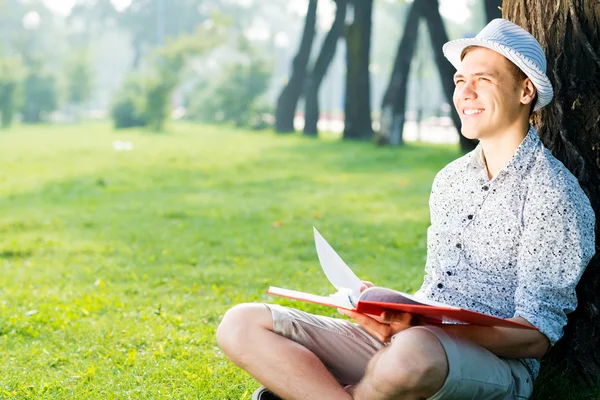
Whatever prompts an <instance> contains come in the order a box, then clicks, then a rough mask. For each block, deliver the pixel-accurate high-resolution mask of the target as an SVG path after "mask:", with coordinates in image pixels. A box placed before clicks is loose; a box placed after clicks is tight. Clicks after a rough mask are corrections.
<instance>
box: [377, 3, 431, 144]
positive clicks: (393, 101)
mask: <svg viewBox="0 0 600 400" xmlns="http://www.w3.org/2000/svg"><path fill="white" fill-rule="evenodd" d="M424 6H425V3H424V0H415V1H414V2H413V3H412V5H411V6H410V11H409V12H408V15H407V17H406V22H405V23H404V33H403V34H402V39H401V40H400V44H399V46H398V51H397V52H396V60H395V61H394V69H393V71H392V76H391V78H390V83H389V84H388V87H387V89H386V91H385V95H384V96H383V101H382V104H381V129H380V130H379V133H378V134H377V144H391V145H393V146H399V145H402V143H403V140H402V132H403V129H404V113H405V111H406V91H407V82H408V76H409V73H410V64H411V61H412V59H413V54H414V51H415V45H416V43H417V38H418V34H419V21H420V20H421V15H422V13H423V8H424Z"/></svg>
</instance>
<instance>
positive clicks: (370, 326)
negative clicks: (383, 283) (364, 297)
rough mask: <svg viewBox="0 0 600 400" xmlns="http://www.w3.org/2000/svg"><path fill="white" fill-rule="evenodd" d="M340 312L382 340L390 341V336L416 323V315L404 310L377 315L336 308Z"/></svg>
mask: <svg viewBox="0 0 600 400" xmlns="http://www.w3.org/2000/svg"><path fill="white" fill-rule="evenodd" d="M338 311H339V313H340V314H343V315H345V316H347V317H350V318H352V319H353V320H355V321H356V322H357V323H358V324H359V325H360V326H362V327H363V328H365V329H366V330H367V332H369V333H370V334H371V335H373V336H375V337H376V338H377V339H379V340H381V341H382V342H384V343H385V342H390V341H391V340H392V336H394V335H395V334H396V333H398V332H402V331H403V330H405V329H408V328H410V327H412V326H416V325H418V319H417V318H416V316H414V315H412V314H409V313H404V312H389V311H384V312H383V314H381V315H380V316H379V317H377V316H375V315H366V314H359V313H357V312H354V311H350V310H345V309H342V308H338Z"/></svg>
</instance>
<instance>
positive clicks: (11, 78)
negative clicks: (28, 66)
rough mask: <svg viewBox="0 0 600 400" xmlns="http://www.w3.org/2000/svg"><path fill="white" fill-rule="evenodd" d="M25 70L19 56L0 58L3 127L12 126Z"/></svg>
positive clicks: (0, 102) (0, 109) (1, 124)
mask: <svg viewBox="0 0 600 400" xmlns="http://www.w3.org/2000/svg"><path fill="white" fill-rule="evenodd" d="M23 72H24V71H23V66H22V64H21V60H20V59H19V58H17V57H3V58H0V126H1V127H2V128H8V127H10V125H11V124H12V122H13V119H14V117H15V114H16V112H17V107H18V104H17V102H18V90H19V85H20V83H21V80H22V79H23V77H22V75H23Z"/></svg>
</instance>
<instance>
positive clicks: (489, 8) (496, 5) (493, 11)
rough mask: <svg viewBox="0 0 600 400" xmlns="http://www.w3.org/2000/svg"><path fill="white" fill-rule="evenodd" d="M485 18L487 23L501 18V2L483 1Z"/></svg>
mask: <svg viewBox="0 0 600 400" xmlns="http://www.w3.org/2000/svg"><path fill="white" fill-rule="evenodd" d="M483 6H484V7H485V17H486V19H487V22H490V21H491V20H493V19H496V18H502V0H485V1H484V2H483Z"/></svg>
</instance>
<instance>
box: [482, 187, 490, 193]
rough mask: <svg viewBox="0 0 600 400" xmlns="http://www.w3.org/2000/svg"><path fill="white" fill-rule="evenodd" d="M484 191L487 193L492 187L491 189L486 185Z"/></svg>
mask: <svg viewBox="0 0 600 400" xmlns="http://www.w3.org/2000/svg"><path fill="white" fill-rule="evenodd" d="M482 189H483V190H485V191H486V192H487V191H488V190H490V187H489V186H487V185H485V186H484V187H482Z"/></svg>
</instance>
